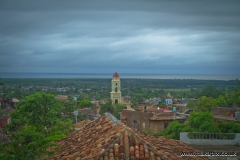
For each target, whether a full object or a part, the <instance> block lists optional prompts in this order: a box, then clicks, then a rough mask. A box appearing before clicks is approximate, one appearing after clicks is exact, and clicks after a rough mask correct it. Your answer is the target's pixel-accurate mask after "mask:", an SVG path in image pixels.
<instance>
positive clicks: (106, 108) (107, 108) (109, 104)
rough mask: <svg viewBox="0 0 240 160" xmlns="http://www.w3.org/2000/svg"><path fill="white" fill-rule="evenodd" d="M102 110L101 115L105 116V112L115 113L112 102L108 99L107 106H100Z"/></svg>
mask: <svg viewBox="0 0 240 160" xmlns="http://www.w3.org/2000/svg"><path fill="white" fill-rule="evenodd" d="M100 106H101V108H100V111H99V113H100V114H103V113H105V112H109V113H113V105H112V100H111V99H108V100H107V102H106V103H105V104H100Z"/></svg>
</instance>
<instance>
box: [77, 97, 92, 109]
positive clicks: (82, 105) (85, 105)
mask: <svg viewBox="0 0 240 160" xmlns="http://www.w3.org/2000/svg"><path fill="white" fill-rule="evenodd" d="M77 106H78V108H93V107H94V105H93V104H92V103H91V102H90V100H89V99H83V100H80V101H78V103H77Z"/></svg>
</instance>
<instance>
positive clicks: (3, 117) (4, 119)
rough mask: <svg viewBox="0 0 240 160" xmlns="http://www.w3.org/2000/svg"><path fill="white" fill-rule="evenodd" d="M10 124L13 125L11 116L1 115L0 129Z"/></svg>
mask: <svg viewBox="0 0 240 160" xmlns="http://www.w3.org/2000/svg"><path fill="white" fill-rule="evenodd" d="M9 123H11V116H10V115H9V114H7V115H5V114H3V115H0V129H2V128H3V127H4V126H5V125H7V124H9Z"/></svg>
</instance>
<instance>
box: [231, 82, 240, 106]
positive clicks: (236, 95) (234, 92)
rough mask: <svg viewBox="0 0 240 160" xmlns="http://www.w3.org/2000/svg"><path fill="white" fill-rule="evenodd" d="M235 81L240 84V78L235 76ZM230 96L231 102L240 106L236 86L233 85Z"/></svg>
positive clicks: (239, 94) (239, 91)
mask: <svg viewBox="0 0 240 160" xmlns="http://www.w3.org/2000/svg"><path fill="white" fill-rule="evenodd" d="M236 81H237V82H238V85H240V80H239V79H238V78H237V79H236ZM231 98H232V100H233V102H234V103H235V104H236V105H238V106H240V89H239V88H237V87H234V91H233V92H232V94H231Z"/></svg>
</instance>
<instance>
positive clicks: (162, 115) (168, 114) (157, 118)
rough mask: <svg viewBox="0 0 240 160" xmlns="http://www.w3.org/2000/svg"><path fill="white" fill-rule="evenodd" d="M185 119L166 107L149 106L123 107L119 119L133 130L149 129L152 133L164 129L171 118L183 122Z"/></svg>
mask: <svg viewBox="0 0 240 160" xmlns="http://www.w3.org/2000/svg"><path fill="white" fill-rule="evenodd" d="M186 119H187V117H186V116H184V115H176V113H174V112H173V111H172V110H169V109H168V108H151V107H146V106H144V108H142V111H141V110H135V109H124V110H122V117H121V121H122V122H123V123H124V124H125V125H127V126H128V127H130V128H132V129H133V130H136V131H144V130H151V131H153V132H154V133H156V132H158V131H162V130H164V129H166V128H167V127H168V125H169V124H170V123H171V122H172V121H173V120H177V121H179V122H180V123H184V122H185V120H186Z"/></svg>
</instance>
